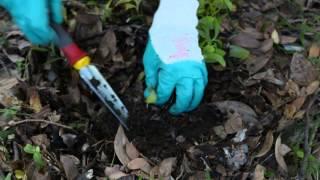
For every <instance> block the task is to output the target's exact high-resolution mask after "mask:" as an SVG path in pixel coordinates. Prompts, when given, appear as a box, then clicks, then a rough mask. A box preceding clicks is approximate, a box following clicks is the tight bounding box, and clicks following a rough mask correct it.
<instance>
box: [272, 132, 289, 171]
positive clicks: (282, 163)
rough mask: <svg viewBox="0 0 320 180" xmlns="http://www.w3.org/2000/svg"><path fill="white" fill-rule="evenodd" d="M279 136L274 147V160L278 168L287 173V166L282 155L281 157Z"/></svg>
mask: <svg viewBox="0 0 320 180" xmlns="http://www.w3.org/2000/svg"><path fill="white" fill-rule="evenodd" d="M281 145H282V144H281V135H279V136H278V138H277V140H276V145H275V150H274V151H275V156H276V160H277V163H278V165H279V167H280V168H281V170H282V171H284V172H285V173H286V172H288V166H287V164H286V162H285V161H284V158H283V155H282V153H283V152H282V148H281Z"/></svg>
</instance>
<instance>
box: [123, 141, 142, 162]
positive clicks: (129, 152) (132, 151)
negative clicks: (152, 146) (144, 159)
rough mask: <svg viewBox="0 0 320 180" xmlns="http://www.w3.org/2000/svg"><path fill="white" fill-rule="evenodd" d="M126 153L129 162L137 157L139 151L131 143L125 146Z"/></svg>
mask: <svg viewBox="0 0 320 180" xmlns="http://www.w3.org/2000/svg"><path fill="white" fill-rule="evenodd" d="M126 152H127V155H128V156H129V158H130V159H131V160H133V159H136V158H138V157H139V154H140V153H139V151H138V150H137V148H136V147H135V146H134V145H133V144H132V142H131V143H128V144H126Z"/></svg>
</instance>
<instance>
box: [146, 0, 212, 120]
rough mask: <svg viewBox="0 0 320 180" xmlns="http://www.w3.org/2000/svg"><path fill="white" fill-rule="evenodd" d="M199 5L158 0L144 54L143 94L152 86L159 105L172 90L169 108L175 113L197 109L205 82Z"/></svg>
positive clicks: (194, 2) (196, 3) (205, 73)
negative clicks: (200, 46) (199, 30)
mask: <svg viewBox="0 0 320 180" xmlns="http://www.w3.org/2000/svg"><path fill="white" fill-rule="evenodd" d="M198 5H199V3H198V0H188V1H185V0H160V5H159V7H158V10H157V12H156V14H155V16H154V19H153V23H152V26H151V28H150V30H149V41H148V44H147V47H146V50H145V54H144V57H143V64H144V69H145V74H146V85H147V89H146V90H145V92H144V95H145V97H148V96H149V95H150V90H151V89H155V90H156V95H157V100H156V104H158V105H162V104H164V103H165V102H167V101H168V100H169V98H170V96H171V94H172V93H173V91H174V90H175V91H176V102H175V104H174V105H172V106H171V108H170V110H169V111H170V113H172V114H174V115H176V114H179V113H182V112H186V111H191V110H193V109H194V108H196V107H197V106H198V105H199V103H200V101H201V99H202V97H203V92H204V89H205V86H206V85H207V82H208V75H207V69H206V66H205V63H204V62H203V56H202V54H201V49H200V48H199V45H198V31H197V29H196V26H197V24H198V19H197V8H198Z"/></svg>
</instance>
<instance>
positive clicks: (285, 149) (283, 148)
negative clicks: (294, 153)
mask: <svg viewBox="0 0 320 180" xmlns="http://www.w3.org/2000/svg"><path fill="white" fill-rule="evenodd" d="M290 151H291V148H290V147H289V146H287V145H285V144H281V146H280V150H279V152H280V154H281V155H282V156H285V155H286V154H288V153H289V152H290Z"/></svg>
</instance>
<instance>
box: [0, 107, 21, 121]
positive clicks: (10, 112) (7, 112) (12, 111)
mask: <svg viewBox="0 0 320 180" xmlns="http://www.w3.org/2000/svg"><path fill="white" fill-rule="evenodd" d="M19 110H20V108H19V107H16V106H13V107H10V108H5V109H0V114H1V116H2V117H4V119H7V120H10V119H13V118H14V117H16V115H17V113H18V111H19Z"/></svg>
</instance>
